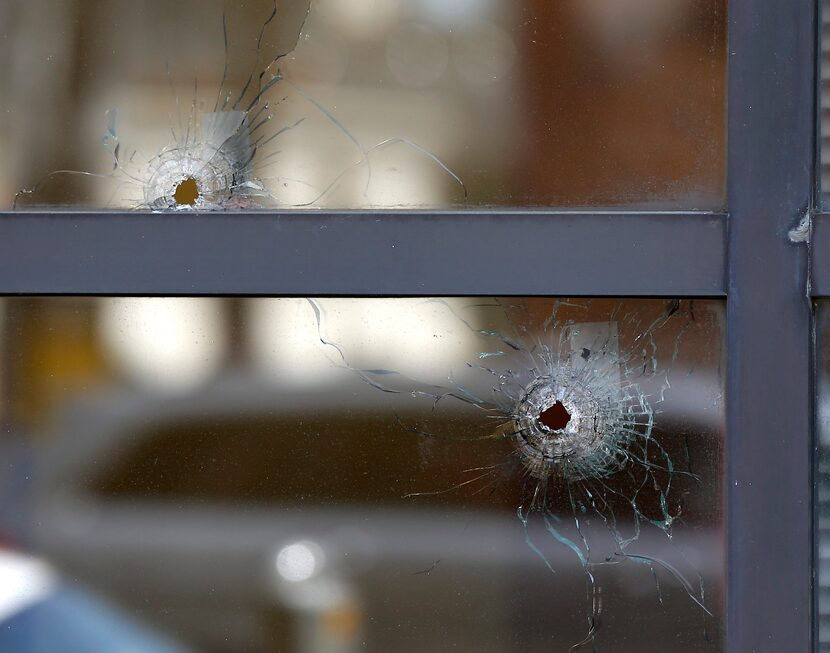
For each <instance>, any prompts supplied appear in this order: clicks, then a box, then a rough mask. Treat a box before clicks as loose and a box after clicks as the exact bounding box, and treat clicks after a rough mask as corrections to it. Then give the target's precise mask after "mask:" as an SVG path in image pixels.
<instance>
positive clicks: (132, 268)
mask: <svg viewBox="0 0 830 653" xmlns="http://www.w3.org/2000/svg"><path fill="white" fill-rule="evenodd" d="M729 15H730V18H729V22H730V26H729V57H728V59H729V85H728V109H727V114H728V127H727V129H728V131H727V135H728V184H727V187H728V212H725V213H703V212H673V213H647V212H642V213H632V212H613V211H604V212H592V211H583V212H572V211H571V212H568V211H535V210H534V211H522V210H513V211H507V210H496V211H463V212H438V213H425V212H368V213H367V212H353V213H342V212H340V213H334V212H286V213H280V214H261V213H238V214H222V215H182V214H176V215H148V214H115V215H114V214H111V213H86V214H79V213H61V212H51V213H25V214H14V213H7V214H2V215H0V294H37V295H48V294H84V295H111V294H115V295H224V294H234V295H485V294H486V295H490V294H499V295H501V294H506V295H596V296H671V297H683V296H685V297H695V296H699V297H725V298H726V299H727V306H728V310H727V346H728V349H727V355H728V370H727V391H728V395H727V412H728V431H727V469H726V473H725V478H724V483H725V484H726V497H727V506H726V511H727V524H728V528H727V540H728V542H727V551H728V568H727V576H728V578H727V631H726V632H727V650H728V651H729V652H730V653H737V652H750V651H755V652H760V651H781V652H782V653H794V652H800V651H809V650H811V647H812V645H813V642H814V641H815V640H814V628H815V619H814V617H813V601H812V587H813V568H814V566H813V539H812V535H813V525H812V485H813V478H812V476H813V474H812V455H811V454H812V450H813V443H812V423H813V418H812V409H813V404H814V397H813V392H814V386H813V381H812V377H811V375H812V363H811V361H812V357H813V353H814V352H813V351H812V349H811V347H812V342H813V335H812V328H813V322H812V307H811V302H812V298H813V297H818V296H830V215H819V214H815V215H813V218H814V221H813V225H814V229H813V238H812V244H811V245H807V244H804V243H801V244H795V243H792V242H791V241H790V239H789V238H788V232H789V230H790V229H792V228H793V227H795V226H796V225H797V224H798V223H799V221H800V220H801V218H802V217H804V216H805V215H806V214H807V213H808V212H811V213H812V212H813V207H814V197H815V192H814V191H815V183H816V181H815V180H816V174H815V171H816V161H815V159H816V157H815V151H816V133H817V131H816V128H817V124H816V116H817V111H816V103H817V93H816V89H817V83H816V68H817V64H816V42H817V6H816V1H815V0H764V1H763V2H761V1H759V0H732V1H731V2H730V5H729ZM825 252H827V253H828V254H827V255H823V254H824V253H825ZM810 253H811V254H812V255H809V254H810ZM810 264H812V270H810V268H809V266H810Z"/></svg>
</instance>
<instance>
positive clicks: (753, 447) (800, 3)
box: [726, 0, 816, 653]
mask: <svg viewBox="0 0 830 653" xmlns="http://www.w3.org/2000/svg"><path fill="white" fill-rule="evenodd" d="M815 14H816V3H815V2H811V1H809V0H797V1H794V0H768V1H766V2H758V1H757V0H733V1H732V2H730V4H729V15H730V27H729V51H730V57H729V102H728V134H729V138H728V140H729V154H728V179H729V182H728V193H729V211H730V226H729V247H728V252H729V280H728V313H727V316H728V317H727V325H728V326H727V352H728V354H727V355H728V359H729V367H728V372H727V393H728V394H727V406H728V409H727V410H728V418H727V434H728V436H727V488H726V491H727V520H728V521H727V524H728V532H727V537H728V560H727V570H728V571H727V650H728V651H729V652H730V653H744V652H746V653H749V652H751V651H754V652H758V653H761V652H770V653H772V652H776V651H778V652H781V653H792V652H794V651H810V650H812V644H813V641H814V639H813V619H812V612H811V611H812V607H811V606H812V601H811V591H812V564H813V563H812V559H813V556H812V551H813V545H812V502H811V498H812V475H811V468H812V462H811V444H812V440H811V425H812V400H811V399H812V398H811V393H812V388H811V382H810V380H811V377H810V375H811V355H810V332H811V309H810V302H809V299H808V297H807V248H806V246H805V245H804V244H798V245H796V244H793V243H791V242H789V240H788V237H787V231H788V230H789V229H790V228H792V227H794V226H795V225H796V224H798V222H799V219H800V218H801V217H802V215H803V214H804V212H805V211H807V210H808V209H809V208H810V206H811V200H812V198H811V195H812V184H813V170H814V165H813V163H814V159H815V156H814V153H815V143H816V140H815V135H816V125H815V110H814V107H815V93H816V79H815V63H814V62H815V41H816V16H815Z"/></svg>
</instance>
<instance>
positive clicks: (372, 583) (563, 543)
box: [0, 297, 725, 653]
mask: <svg viewBox="0 0 830 653" xmlns="http://www.w3.org/2000/svg"><path fill="white" fill-rule="evenodd" d="M724 309H725V306H724V303H723V302H722V301H719V300H671V299H585V298H579V299H566V298H541V297H535V298H517V297H502V298H488V297H476V298H456V297H449V298H408V299H403V298H386V299H369V298H318V299H313V298H285V299H267V298H258V299H242V298H238V299H222V298H201V299H195V298H70V297H66V298H23V297H17V298H6V299H5V300H1V301H0V356H2V360H3V365H2V368H0V369H2V372H3V374H2V376H0V419H2V421H3V424H4V425H5V428H4V429H3V431H2V433H0V448H1V449H0V459H2V460H3V465H2V467H0V541H2V542H4V543H5V544H4V545H3V546H0V575H3V576H2V577H3V578H4V579H5V580H4V582H3V583H0V626H2V628H0V648H2V649H3V650H7V649H8V650H15V651H30V650H43V649H42V648H41V649H38V648H37V646H36V645H37V643H38V642H48V641H53V640H50V639H49V637H50V636H51V637H53V638H54V637H55V636H56V633H58V632H59V633H60V637H61V638H62V640H61V641H63V642H64V643H65V642H68V641H70V640H71V638H75V637H77V638H79V641H81V639H82V638H83V637H86V638H88V640H87V648H83V647H82V646H81V645H80V644H79V645H78V646H79V647H78V648H77V650H78V651H87V650H89V651H99V650H115V648H123V647H126V646H127V643H128V642H129V644H130V646H129V648H130V650H136V651H145V650H147V651H165V653H166V652H167V651H168V650H170V651H176V652H179V651H186V650H189V651H209V652H216V653H231V652H235V651H254V652H259V651H262V652H263V653H264V652H265V651H274V650H279V651H296V652H298V653H305V652H308V653H312V652H313V653H327V652H329V651H331V652H335V651H336V652H347V651H358V650H361V651H364V650H366V651H401V652H403V653H407V652H411V653H415V652H418V651H424V650H435V651H450V650H463V651H486V652H494V653H495V652H505V653H506V652H508V651H511V652H512V651H515V652H517V653H518V652H521V653H527V652H532V651H540V652H541V651H551V650H554V651H609V652H610V651H613V652H614V653H625V652H627V651H632V652H633V651H644V650H645V651H672V652H675V653H686V652H689V653H691V652H699V651H700V652H702V651H722V650H723V621H724V613H723V610H724V607H723V600H724V578H725V576H724V574H725V558H724V541H723V538H724V532H723V526H724V521H723V487H722V478H723V459H722V455H723V451H722V448H723V439H724V380H723V363H724V357H725V352H724V347H725V345H724ZM55 604H57V607H56V605H55ZM90 615H93V616H94V618H92V617H91V616H90ZM125 624H127V625H125ZM103 637H110V638H111V639H96V638H103ZM116 637H121V638H122V640H123V641H122V640H118V641H119V642H121V644H120V645H119V647H116V646H115V645H113V644H112V642H113V641H115V640H113V639H112V638H116ZM73 641H74V640H73ZM89 642H92V644H90V643H89ZM102 642H107V643H109V648H107V647H106V646H104V647H103V648H102V646H103V644H102ZM52 650H54V649H52ZM73 650H75V649H73Z"/></svg>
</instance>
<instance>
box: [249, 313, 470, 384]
mask: <svg viewBox="0 0 830 653" xmlns="http://www.w3.org/2000/svg"><path fill="white" fill-rule="evenodd" d="M316 301H317V302H318V303H319V305H320V306H321V308H322V311H323V335H324V337H325V339H326V340H328V341H330V342H334V343H337V345H339V346H340V347H341V348H342V349H343V351H344V352H345V354H346V356H347V360H348V362H349V364H350V365H351V366H353V367H360V368H363V369H378V368H384V369H391V370H395V371H398V372H400V373H402V374H405V375H408V376H412V377H413V378H417V379H421V380H424V381H430V380H432V381H442V380H446V378H447V375H448V374H449V373H450V372H451V371H452V370H453V369H454V368H458V369H462V370H463V368H464V367H465V365H464V361H465V360H471V359H473V358H475V356H476V353H475V352H476V345H477V343H478V342H479V341H478V339H477V337H476V335H475V334H474V333H473V332H472V331H471V330H469V329H468V328H466V327H465V326H464V324H463V323H462V322H461V320H459V319H458V317H456V316H455V315H453V313H452V310H451V309H450V306H448V305H447V304H445V303H442V302H440V301H432V302H431V301H428V300H426V299H422V298H418V299H408V298H407V299H403V298H396V299H374V298H371V299H370V298H361V299H340V298H330V299H320V300H316ZM446 301H447V303H448V304H450V305H451V306H455V305H457V304H462V303H463V302H464V301H465V300H456V299H450V300H446ZM462 305H463V304H462ZM249 311H250V312H249V319H248V324H249V327H250V329H251V332H250V343H251V347H252V351H251V355H252V359H253V361H254V363H255V364H256V365H259V366H261V367H262V369H263V371H264V372H265V373H266V374H268V375H269V376H272V377H274V378H275V379H277V380H278V381H280V382H283V383H288V384H291V383H319V382H321V381H325V380H331V379H333V378H334V377H335V375H338V374H341V375H342V374H345V372H344V371H343V369H342V361H341V360H340V359H339V355H338V354H337V352H336V351H335V350H334V349H333V348H332V347H328V346H326V345H324V344H323V343H322V342H320V334H319V333H318V325H317V320H316V317H315V315H314V311H313V310H312V308H311V305H310V304H309V303H308V302H307V301H306V300H305V299H298V298H281V299H255V300H250V302H249ZM349 374H351V372H349Z"/></svg>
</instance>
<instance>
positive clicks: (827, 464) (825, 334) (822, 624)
mask: <svg viewBox="0 0 830 653" xmlns="http://www.w3.org/2000/svg"><path fill="white" fill-rule="evenodd" d="M828 308H830V306H828V303H827V301H826V300H822V301H819V302H817V313H816V318H817V322H816V332H817V348H816V350H817V357H818V364H817V366H816V367H817V371H816V383H817V397H818V400H817V402H816V409H817V413H818V419H817V424H816V432H817V437H818V473H817V481H818V483H817V486H818V487H817V493H818V496H817V497H816V506H817V510H818V516H817V518H816V519H817V522H816V528H817V534H818V535H817V537H818V544H817V546H818V550H817V553H816V564H817V569H818V571H817V574H818V595H817V607H818V614H819V620H818V635H819V645H818V648H817V650H818V651H821V652H822V653H824V652H825V651H830V628H828V617H830V602H828V597H830V591H829V590H828V586H830V566H829V565H830V553H828V551H830V537H828V534H829V533H830V521H828V519H830V404H828V397H829V396H830V395H829V394H828V390H830V347H828V345H829V344H830V311H828Z"/></svg>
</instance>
